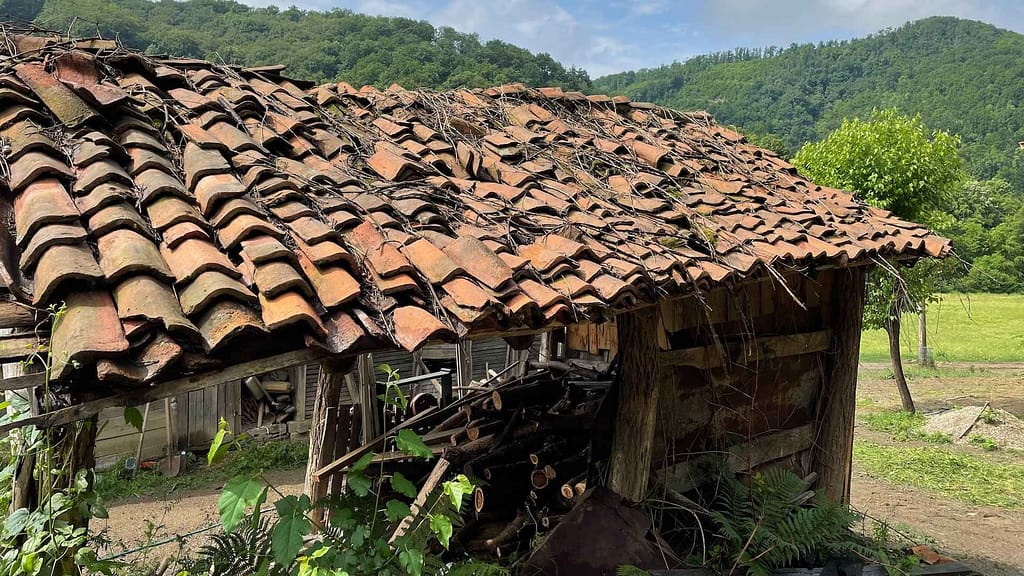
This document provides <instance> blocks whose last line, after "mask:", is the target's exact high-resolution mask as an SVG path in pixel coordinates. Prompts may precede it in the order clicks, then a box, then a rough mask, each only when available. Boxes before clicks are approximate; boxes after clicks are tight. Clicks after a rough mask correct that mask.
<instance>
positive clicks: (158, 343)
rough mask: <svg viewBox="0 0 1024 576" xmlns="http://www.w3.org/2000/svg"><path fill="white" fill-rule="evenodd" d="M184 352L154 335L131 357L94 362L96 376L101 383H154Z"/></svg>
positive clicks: (166, 336)
mask: <svg viewBox="0 0 1024 576" xmlns="http://www.w3.org/2000/svg"><path fill="white" fill-rule="evenodd" d="M183 354H184V349H183V348H182V347H181V346H180V345H179V344H178V343H177V342H175V341H174V340H173V339H172V338H171V337H170V336H168V335H167V334H164V333H163V332H158V333H157V334H156V336H154V337H153V339H152V340H150V341H149V342H148V343H147V344H146V345H145V346H144V347H143V348H142V351H141V352H140V353H139V354H138V355H137V356H136V357H134V358H131V359H124V360H112V359H109V358H104V359H102V360H100V361H98V362H97V363H96V375H97V378H99V380H100V381H101V382H117V383H124V384H137V383H140V382H151V381H153V380H158V379H160V378H162V377H163V376H164V375H165V374H167V373H168V372H169V371H170V369H171V368H173V367H174V366H175V364H176V363H177V362H178V360H179V359H180V358H181V357H182V355H183Z"/></svg>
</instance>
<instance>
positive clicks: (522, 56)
mask: <svg viewBox="0 0 1024 576" xmlns="http://www.w3.org/2000/svg"><path fill="white" fill-rule="evenodd" d="M3 1H7V2H19V3H30V2H32V1H33V0H0V2H3ZM34 1H35V2H37V3H38V4H39V7H41V8H42V10H41V11H38V10H37V12H39V14H38V17H36V22H37V23H38V24H40V25H42V26H45V27H48V28H52V29H56V30H61V31H64V30H68V27H69V26H70V25H71V24H72V23H73V24H74V26H73V27H72V28H71V31H72V33H73V34H77V35H97V34H99V35H102V36H105V37H108V38H114V37H116V38H119V39H120V40H121V41H122V42H124V43H125V44H126V45H127V46H129V47H131V48H135V49H139V50H145V51H147V52H149V53H154V54H172V55H176V56H190V57H194V58H204V59H208V60H213V61H216V62H226V63H229V64H240V65H246V66H258V65H266V64H285V65H286V66H287V67H288V68H287V72H286V73H287V74H289V75H291V76H294V77H296V78H302V79H307V80H313V81H317V82H337V81H345V82H348V83H350V84H352V85H353V86H356V87H357V88H358V87H360V86H363V85H367V84H371V85H375V86H377V87H379V88H386V87H388V86H390V85H391V84H393V83H397V84H400V85H402V86H405V87H406V88H434V89H448V88H458V87H487V86H495V85H498V84H503V83H507V82H523V83H525V84H529V85H533V86H561V87H563V88H570V89H574V90H579V89H583V88H586V87H588V86H589V85H590V78H589V76H587V73H586V72H585V71H583V70H578V69H575V68H568V69H567V68H566V67H564V66H562V65H561V64H559V63H558V62H556V61H555V60H554V59H553V58H551V56H550V55H548V54H533V53H531V52H529V51H528V50H524V49H523V48H519V47H517V46H513V45H511V44H508V43H506V42H501V41H498V40H491V41H488V42H486V43H481V42H480V38H479V37H477V36H476V35H474V34H464V33H461V32H457V31H455V30H453V29H451V28H447V27H440V28H435V27H434V26H431V25H430V24H429V23H427V22H418V21H415V20H410V19H407V18H384V17H379V16H367V15H363V14H355V13H353V12H351V11H348V10H340V9H334V10H330V11H325V12H319V11H314V10H308V11H307V10H300V9H298V8H295V7H292V8H288V9H287V10H281V9H279V8H276V7H273V6H270V7H267V8H252V7H250V6H246V5H244V4H241V3H239V2H235V1H233V0H183V1H177V0H34Z"/></svg>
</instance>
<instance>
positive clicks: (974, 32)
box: [593, 17, 1024, 189]
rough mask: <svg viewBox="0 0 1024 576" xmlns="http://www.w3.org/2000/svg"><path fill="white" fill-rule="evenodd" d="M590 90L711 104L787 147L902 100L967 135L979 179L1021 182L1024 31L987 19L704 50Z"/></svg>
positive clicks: (685, 104) (904, 109)
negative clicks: (850, 37) (841, 39)
mask: <svg viewBox="0 0 1024 576" xmlns="http://www.w3.org/2000/svg"><path fill="white" fill-rule="evenodd" d="M593 89H594V90H595V91H600V92H609V93H615V94H626V95H628V96H630V97H631V98H634V99H639V100H648V101H653V102H658V103H660V104H664V105H667V106H671V107H673V108H680V109H697V108H699V109H704V110H708V111H709V112H711V113H712V114H713V115H714V116H715V118H716V119H718V120H719V121H722V122H727V123H730V124H735V125H737V126H739V127H741V128H742V129H744V130H745V131H748V132H752V133H754V134H755V135H759V136H761V137H768V136H770V137H771V138H772V140H775V141H776V145H780V144H781V147H783V148H784V150H783V152H786V153H788V154H792V153H794V152H795V151H796V150H797V149H798V148H799V147H800V146H801V145H802V144H803V143H804V142H807V141H814V140H818V139H820V138H822V137H823V136H825V135H826V134H828V133H829V132H830V131H832V130H834V129H835V128H837V127H838V126H839V125H840V123H841V122H842V120H843V118H848V117H854V116H860V117H865V116H867V115H868V114H870V113H871V110H872V109H873V108H888V107H896V108H897V109H899V111H900V112H901V113H903V114H909V115H914V114H920V115H921V117H922V119H923V120H924V122H925V124H927V125H928V126H931V127H932V128H936V129H942V130H947V131H949V132H951V133H954V134H959V135H960V137H961V138H962V140H963V156H964V159H965V161H966V164H967V168H968V170H969V171H970V172H971V174H972V175H973V176H975V177H977V178H981V179H987V178H992V177H994V176H1001V177H1004V178H1006V179H1007V180H1009V181H1010V182H1011V183H1012V184H1013V185H1014V187H1015V188H1017V189H1024V156H1022V154H1021V153H1020V150H1019V149H1018V146H1017V141H1018V140H1024V103H1022V101H1021V99H1022V96H1024V35H1021V34H1017V33H1015V32H1009V31H1006V30H1000V29H998V28H996V27H994V26H991V25H988V24H983V23H981V22H974V21H970V20H959V19H956V18H945V17H936V18H929V19H927V20H921V21H919V22H913V23H910V24H906V25H904V26H902V27H900V28H898V29H895V30H891V31H886V32H882V33H879V34H875V35H872V36H869V37H867V38H863V39H858V40H852V41H845V42H827V43H824V44H820V45H810V44H807V45H800V46H796V45H794V46H792V47H790V48H785V49H779V48H771V49H766V50H736V51H732V52H725V53H717V54H710V55H706V56H698V57H696V58H692V59H690V60H687V61H686V62H684V63H676V64H672V65H669V66H663V67H660V68H654V69H649V70H639V71H635V72H624V73H622V74H615V75H612V76H606V77H603V78H599V79H597V80H595V81H594V88H593ZM769 141H770V140H769Z"/></svg>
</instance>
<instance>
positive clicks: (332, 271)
mask: <svg viewBox="0 0 1024 576" xmlns="http://www.w3.org/2000/svg"><path fill="white" fill-rule="evenodd" d="M298 260H299V265H300V266H301V267H302V271H303V273H304V274H305V275H306V278H308V279H309V282H310V283H311V284H312V285H313V288H314V289H315V290H316V293H317V296H318V297H319V298H320V302H321V303H323V305H324V307H325V308H328V309H333V308H337V307H338V306H341V305H342V304H345V303H347V302H350V301H351V300H353V299H354V298H355V297H356V296H358V295H359V293H360V289H359V283H358V282H357V281H356V280H355V278H353V277H352V275H350V274H349V273H348V272H347V271H345V270H344V269H343V268H341V267H338V266H325V267H321V266H317V265H316V264H314V263H313V262H312V261H311V260H310V259H309V258H308V257H307V256H306V255H305V254H304V253H302V252H299V254H298Z"/></svg>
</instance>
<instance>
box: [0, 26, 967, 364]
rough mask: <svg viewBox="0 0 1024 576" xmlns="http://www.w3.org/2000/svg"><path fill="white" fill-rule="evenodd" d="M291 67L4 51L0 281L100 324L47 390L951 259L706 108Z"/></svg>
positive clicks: (9, 45) (96, 52)
mask: <svg viewBox="0 0 1024 576" xmlns="http://www.w3.org/2000/svg"><path fill="white" fill-rule="evenodd" d="M281 71H282V68H280V67H259V68H242V67H234V66H224V65H217V64H212V63H209V62H205V61H202V60H195V59H181V58H166V57H153V56H147V55H143V54H140V53H137V52H133V51H130V50H126V49H124V48H123V47H121V46H120V45H119V44H118V43H117V42H113V41H109V40H103V39H67V38H57V37H43V36H37V35H36V36H34V35H8V36H7V37H6V42H5V47H3V48H0V137H2V139H3V145H4V148H3V152H4V159H5V160H6V164H7V166H8V167H9V170H7V172H6V174H4V178H3V183H2V186H0V188H2V192H3V193H2V194H0V197H2V199H0V208H3V211H5V212H7V213H10V214H11V215H12V218H10V219H9V220H12V226H11V227H10V229H0V235H5V236H4V237H3V238H0V240H3V241H4V242H6V243H7V244H5V245H6V246H9V247H12V248H13V249H12V250H8V251H6V252H5V253H2V254H0V278H2V279H3V280H4V283H5V284H6V291H7V292H8V294H9V296H8V298H9V299H12V300H19V301H24V300H29V301H30V302H31V303H32V304H33V305H35V306H38V307H41V308H45V307H47V306H49V305H53V304H56V303H59V302H66V303H67V306H68V308H69V314H68V317H69V318H70V317H73V318H76V319H77V320H76V322H79V323H82V322H86V323H88V329H83V325H81V324H75V323H74V322H72V321H71V320H65V319H62V320H61V321H59V322H57V325H56V326H55V328H54V334H53V339H52V351H53V352H52V353H53V354H54V355H55V357H58V358H59V359H60V361H59V362H58V364H57V366H56V367H55V369H54V371H53V374H54V377H55V378H56V379H58V380H60V379H67V378H69V377H70V376H71V375H72V374H75V375H77V376H78V377H80V378H85V379H86V380H88V379H91V378H98V379H99V380H101V381H105V382H114V383H119V382H126V383H138V382H148V381H153V380H155V379H158V378H160V377H161V375H162V374H164V373H166V371H167V369H169V368H173V367H177V368H178V369H179V370H188V366H189V365H195V363H196V362H197V360H196V359H197V358H200V357H214V358H222V359H223V358H227V357H229V356H232V355H233V354H234V355H237V353H238V352H237V350H234V351H232V349H233V347H235V345H238V346H241V345H242V344H244V348H245V353H248V354H258V353H260V351H266V350H278V351H280V350H282V349H289V348H299V347H302V346H310V347H317V348H321V349H323V350H325V351H327V352H330V353H335V354H343V353H351V352H353V351H356V350H367V349H375V348H383V347H396V346H398V347H403V348H406V349H409V350H413V349H416V348H419V347H420V346H423V345H424V344H425V343H426V342H427V341H430V340H435V339H452V338H455V337H460V336H465V335H472V334H479V333H484V332H487V333H493V332H497V331H500V330H516V329H539V328H542V327H544V326H546V325H556V324H564V323H571V322H575V321H579V320H582V319H586V318H593V317H601V316H603V315H608V314H613V313H616V312H618V311H623V310H628V309H631V308H635V307H637V306H642V305H645V304H649V303H653V302H656V301H657V300H658V299H659V298H662V297H665V296H679V295H685V294H688V293H692V292H694V291H696V290H701V289H705V288H708V287H710V286H713V285H718V284H721V283H728V282H737V281H741V280H743V279H745V278H750V277H754V276H758V275H762V274H767V273H773V274H774V273H777V272H779V271H780V270H786V269H792V268H794V267H813V266H825V265H828V266H850V265H856V264H860V263H864V262H866V261H868V260H870V259H872V258H876V257H899V258H909V259H915V258H920V257H939V256H943V255H945V254H946V253H947V252H948V251H949V243H948V241H946V240H944V239H942V238H940V237H938V236H935V235H934V234H932V233H931V232H929V231H928V230H927V229H926V228H924V227H922V226H919V225H916V224H913V223H909V222H904V221H901V220H899V219H896V218H893V217H892V216H891V215H890V214H889V213H887V212H885V211H883V210H879V209H876V208H872V207H869V206H867V205H866V204H865V203H863V202H861V201H859V200H857V199H855V198H854V197H853V196H851V195H850V194H848V193H846V192H843V191H840V190H834V189H829V188H823V187H819V186H815V185H814V184H813V183H811V182H808V181H807V180H805V179H803V178H802V177H800V175H799V174H798V173H797V171H796V170H795V169H794V168H793V166H791V165H790V164H789V163H787V162H786V161H785V160H783V159H781V158H779V157H778V156H777V155H775V154H774V153H772V152H770V151H768V150H764V149H760V148H757V147H755V146H752V145H750V144H749V143H748V142H747V141H746V140H745V138H744V137H743V136H742V135H740V134H738V133H736V132H734V131H733V130H731V129H729V128H726V127H723V126H720V125H718V124H716V123H715V122H714V121H713V119H712V118H711V117H710V116H709V115H708V114H707V113H705V112H692V113H683V112H677V111H674V110H670V109H667V108H663V107H660V106H655V105H653V104H647V103H640V102H632V101H630V100H629V99H628V98H625V97H622V96H617V97H609V96H600V95H589V96H588V95H585V94H582V93H579V92H571V91H564V90H562V89H560V88H540V89H533V88H528V87H526V86H524V85H522V84H507V85H504V86H499V87H494V88H490V89H480V90H478V89H473V90H465V89H460V90H453V91H448V92H435V91H430V90H405V89H403V88H401V87H398V86H392V87H390V88H388V89H387V90H379V89H376V88H373V87H363V88H360V89H356V88H354V87H353V86H351V85H349V84H346V83H344V82H339V83H330V84H322V85H313V84H311V83H303V82H301V81H295V80H291V79H288V78H286V77H284V76H282V75H280V72H281ZM71 309H74V310H73V312H74V313H73V314H71V312H72V310H71ZM190 363H191V364H190Z"/></svg>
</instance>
